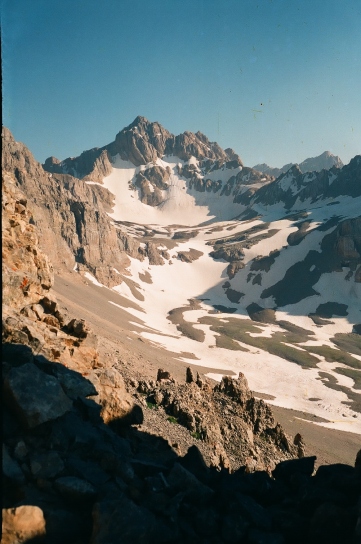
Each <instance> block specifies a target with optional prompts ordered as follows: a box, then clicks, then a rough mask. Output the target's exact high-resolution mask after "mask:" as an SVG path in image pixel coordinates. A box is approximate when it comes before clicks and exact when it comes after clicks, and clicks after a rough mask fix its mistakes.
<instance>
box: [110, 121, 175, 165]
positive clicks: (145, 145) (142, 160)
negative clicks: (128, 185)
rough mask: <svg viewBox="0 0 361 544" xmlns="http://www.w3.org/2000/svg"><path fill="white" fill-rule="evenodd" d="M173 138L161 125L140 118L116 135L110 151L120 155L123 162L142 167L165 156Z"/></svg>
mask: <svg viewBox="0 0 361 544" xmlns="http://www.w3.org/2000/svg"><path fill="white" fill-rule="evenodd" d="M171 136H172V135H171V133H170V132H168V130H166V129H165V128H163V127H162V125H160V124H159V123H157V122H155V123H150V122H149V121H148V120H147V119H146V118H145V117H140V116H138V117H136V118H135V119H134V121H133V123H131V124H130V125H129V126H127V127H125V128H124V129H123V130H121V131H120V132H119V133H118V134H117V135H116V137H115V142H114V143H113V144H110V145H109V149H110V151H111V153H112V155H115V154H116V153H119V155H120V157H121V158H122V159H123V160H128V161H131V162H132V163H133V164H134V165H135V166H140V165H141V164H147V163H150V162H154V161H156V160H157V158H158V157H161V156H162V155H164V152H165V148H166V145H167V140H168V139H169V138H171Z"/></svg>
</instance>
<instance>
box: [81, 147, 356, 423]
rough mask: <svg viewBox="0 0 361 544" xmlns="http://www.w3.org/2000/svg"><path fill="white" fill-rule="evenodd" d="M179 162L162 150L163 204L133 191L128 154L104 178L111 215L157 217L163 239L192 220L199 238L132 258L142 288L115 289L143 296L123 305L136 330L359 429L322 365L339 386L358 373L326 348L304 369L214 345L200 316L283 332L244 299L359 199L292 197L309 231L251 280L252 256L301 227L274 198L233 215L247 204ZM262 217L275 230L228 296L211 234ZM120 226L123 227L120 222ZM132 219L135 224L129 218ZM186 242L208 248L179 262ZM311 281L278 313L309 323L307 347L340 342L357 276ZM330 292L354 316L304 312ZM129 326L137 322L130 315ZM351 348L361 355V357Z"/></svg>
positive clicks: (248, 256) (138, 219)
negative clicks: (176, 318) (193, 185)
mask: <svg viewBox="0 0 361 544" xmlns="http://www.w3.org/2000/svg"><path fill="white" fill-rule="evenodd" d="M181 163H182V161H180V159H178V158H177V157H165V158H164V159H158V162H157V164H159V166H162V167H163V168H165V167H166V166H169V167H170V168H171V176H170V186H171V187H170V189H169V190H168V198H167V200H166V201H165V202H164V203H163V204H162V205H160V206H158V207H152V206H147V205H145V204H143V203H142V202H140V200H139V197H138V190H135V189H134V186H133V188H132V189H130V188H129V187H130V183H131V182H132V180H134V176H135V175H136V174H137V173H138V172H139V171H140V170H141V169H144V168H145V167H143V166H141V167H137V168H136V167H135V166H134V165H133V164H132V163H130V162H127V161H123V160H122V159H120V158H119V156H117V157H116V158H115V160H114V164H113V171H112V173H111V174H110V175H109V176H107V177H106V178H104V180H103V182H104V186H105V187H106V188H107V189H109V191H110V192H111V193H113V194H114V197H115V199H114V207H113V210H112V212H111V213H110V214H109V215H110V217H111V218H112V219H113V220H116V221H122V222H132V223H138V224H142V225H147V226H148V228H149V226H152V225H157V226H158V233H159V231H161V232H163V234H160V235H159V236H158V237H159V238H161V237H162V236H164V237H166V236H167V237H172V236H173V235H174V233H176V232H177V231H181V230H183V231H184V228H183V229H182V228H181V227H180V226H181V225H182V226H184V227H187V231H191V230H193V231H196V235H195V236H194V237H191V238H189V239H184V240H183V239H177V240H176V246H175V247H174V249H170V250H169V254H170V256H171V258H170V259H169V261H168V260H166V259H164V263H163V265H162V266H160V265H150V264H149V260H148V258H145V259H144V260H143V261H140V260H137V259H134V258H130V266H129V268H128V272H129V278H131V280H132V281H133V282H135V284H133V286H134V288H135V289H136V291H137V292H138V296H135V295H134V289H131V288H130V287H129V285H128V284H127V283H126V282H125V281H123V282H122V283H121V284H120V285H119V286H116V287H114V290H115V291H117V292H119V293H120V294H122V295H123V296H124V297H126V298H128V299H129V300H132V301H133V302H135V303H136V304H137V305H138V307H139V310H136V309H133V308H127V311H128V312H129V313H132V314H133V315H134V316H135V317H136V318H138V319H139V320H141V322H142V323H143V326H142V327H141V330H140V332H139V329H140V327H139V325H138V324H137V325H135V327H136V328H135V329H134V330H137V331H138V334H139V335H140V336H141V337H143V338H146V339H147V340H148V341H150V342H152V343H154V344H155V345H159V346H162V347H163V348H165V349H167V350H170V351H172V352H175V353H179V354H183V355H181V356H182V359H183V360H184V361H186V362H189V363H191V364H192V365H199V366H200V367H202V366H203V367H207V368H208V369H212V368H213V369H215V372H211V373H209V376H210V377H212V378H214V379H216V380H220V379H221V376H222V374H220V373H219V371H220V370H222V371H224V373H225V374H233V375H238V372H240V371H241V372H243V373H244V374H245V375H246V377H247V379H248V382H249V385H250V388H251V389H252V390H254V391H256V392H258V393H263V394H267V395H271V396H272V397H273V398H272V400H268V402H269V403H270V404H275V405H277V406H282V407H285V408H292V409H295V410H300V411H304V412H307V413H309V414H314V415H315V416H318V417H319V418H323V419H324V420H326V421H325V422H324V423H321V424H322V425H325V426H327V427H330V428H333V429H339V430H345V431H350V432H354V433H361V414H359V413H357V412H355V411H353V410H352V408H351V407H350V405H349V404H346V403H345V402H347V401H348V400H349V399H348V398H347V395H346V394H345V392H344V391H341V390H335V389H334V388H330V387H327V386H326V385H325V384H324V383H323V381H321V379H320V374H319V373H320V372H325V371H327V373H328V374H329V375H331V376H333V377H334V379H335V380H336V383H337V384H338V385H340V386H344V387H346V388H347V389H349V390H351V391H353V392H355V393H357V390H355V389H354V387H353V386H354V381H353V379H352V378H350V377H348V376H346V375H342V374H340V373H337V372H335V368H336V367H341V368H342V367H344V368H347V367H346V365H343V364H342V363H338V362H337V363H335V362H327V361H325V358H324V356H322V355H316V354H315V356H317V358H318V359H319V363H318V364H317V366H316V367H315V368H303V367H302V366H300V365H299V364H296V363H292V362H290V361H287V360H285V359H283V358H281V357H279V356H277V355H273V354H271V353H268V352H267V351H265V350H262V349H260V348H256V347H252V346H251V345H248V344H247V345H246V344H242V343H239V344H240V346H241V347H243V348H245V351H237V350H230V349H224V348H220V347H217V346H216V336H217V334H218V333H217V332H214V331H212V330H211V328H210V325H209V324H200V323H199V322H198V320H199V319H201V318H202V317H206V316H208V317H212V319H214V320H217V321H218V322H219V323H225V322H226V321H225V320H228V319H229V318H230V317H232V319H237V320H240V322H241V321H243V322H244V321H245V320H247V321H248V322H250V323H252V324H253V325H255V326H257V327H258V329H259V334H261V335H262V336H265V337H266V336H269V337H270V336H271V335H272V334H274V333H276V332H277V331H281V328H280V327H279V325H277V324H276V323H272V324H265V323H255V322H253V321H252V322H251V321H250V319H249V316H248V314H247V311H246V310H245V308H246V307H247V305H248V304H251V303H258V302H261V298H260V297H261V293H262V291H263V290H264V289H265V288H267V287H269V286H272V285H273V284H274V283H275V282H277V281H278V280H280V279H282V278H283V276H284V274H285V271H286V270H287V269H288V268H289V267H290V266H292V265H293V264H295V263H296V262H297V261H299V260H300V259H301V260H302V259H304V258H305V256H306V255H307V253H308V251H309V249H310V248H312V249H315V250H316V251H320V242H321V240H322V237H323V236H324V235H325V232H321V231H320V230H317V229H316V227H317V226H318V225H320V224H322V223H323V222H325V221H326V220H328V219H330V218H331V217H333V216H336V215H337V216H341V217H345V218H347V217H348V218H350V217H357V216H358V215H359V210H360V209H361V207H360V201H359V199H357V198H355V199H353V198H351V197H347V196H345V197H341V198H340V199H339V201H338V202H337V204H336V205H333V206H330V205H328V206H327V204H330V202H329V201H327V202H324V203H323V205H322V206H321V205H320V204H317V203H316V204H312V203H311V202H296V205H295V206H294V208H293V210H292V211H293V212H294V211H297V209H299V210H303V211H304V210H307V213H308V217H309V219H312V224H311V227H310V231H309V234H308V235H307V236H306V237H305V238H304V239H303V240H302V241H301V242H300V243H299V244H298V245H295V246H288V247H287V250H286V251H283V255H282V259H279V260H277V261H276V262H275V264H274V265H273V266H272V267H271V268H270V270H269V271H268V272H267V271H263V272H262V285H257V284H253V285H252V286H251V284H250V283H248V281H249V280H247V276H248V274H249V272H250V268H249V263H250V262H251V260H252V259H254V258H255V257H258V256H267V255H269V253H270V252H271V251H274V250H282V249H284V248H285V246H287V238H288V236H289V234H291V233H292V232H295V231H297V227H295V226H294V220H290V219H287V218H285V211H284V209H283V208H282V207H281V206H279V205H274V206H269V207H264V206H260V205H259V206H258V211H259V212H260V214H261V215H262V217H261V219H260V218H259V217H257V218H255V219H254V220H252V221H247V222H245V221H243V222H242V221H237V220H234V218H235V217H237V215H239V214H240V213H241V211H243V209H244V208H242V206H240V205H239V204H234V203H233V202H232V197H229V198H228V197H225V196H222V197H220V196H219V194H218V193H217V194H205V193H199V192H197V191H192V190H189V189H187V185H186V180H185V179H183V178H182V177H181V176H179V175H178V174H177V164H181ZM215 179H216V178H215ZM217 179H219V176H218V178H217ZM286 182H287V179H286V178H284V183H286ZM215 217H217V222H215ZM210 220H213V222H212V221H210ZM202 223H203V225H202ZM262 223H268V225H267V231H270V230H272V229H275V230H277V232H275V233H274V234H273V235H272V236H270V237H265V238H264V239H261V240H259V241H258V242H256V243H255V244H253V245H251V247H249V248H248V249H245V251H244V253H245V257H244V264H245V267H244V268H243V269H242V270H240V271H239V272H238V273H237V274H236V276H235V277H234V278H233V279H232V280H231V287H232V289H233V290H236V291H238V292H240V293H244V296H243V297H242V298H241V300H240V302H239V303H238V304H237V303H234V302H230V300H228V299H227V297H226V295H225V289H224V284H225V282H227V281H228V282H229V278H228V276H227V273H226V269H227V265H228V263H227V262H225V261H224V260H215V259H213V258H212V257H210V255H209V253H210V252H211V251H212V249H213V247H212V245H209V244H207V242H209V241H212V240H215V239H219V238H221V237H226V236H230V235H232V236H234V235H235V234H236V233H241V232H244V231H246V230H249V229H250V228H251V227H254V226H256V225H261V224H262ZM159 227H167V229H165V228H164V229H163V231H162V229H161V228H159ZM189 227H192V228H191V229H190V228H189ZM120 228H124V229H125V230H126V226H124V225H121V227H120ZM128 228H129V229H131V226H129V227H128ZM333 228H334V227H330V229H329V231H327V232H326V234H327V233H328V232H332V230H333ZM267 231H266V232H267ZM129 232H131V231H129ZM254 236H255V235H254ZM250 238H252V236H251V237H250ZM164 249H166V247H165V246H164ZM190 250H197V251H198V252H201V253H202V255H201V256H200V257H198V258H196V259H195V260H193V262H183V261H182V260H181V259H180V258H179V257H178V253H179V252H184V251H190ZM144 274H146V276H144ZM87 277H88V279H90V280H92V281H93V282H94V283H95V282H96V280H95V278H93V277H92V276H91V275H90V274H87ZM144 277H147V278H148V279H147V281H144V279H142V278H144ZM150 282H151V283H150ZM96 283H97V284H98V285H99V283H98V282H96ZM251 287H252V288H251ZM313 287H314V290H315V292H316V294H314V295H312V296H308V297H306V298H303V299H302V300H300V301H299V302H298V303H295V304H289V305H286V306H283V307H279V308H277V310H276V317H277V321H282V320H283V321H287V322H290V323H293V324H295V325H297V326H299V327H303V328H304V329H307V330H308V331H311V332H312V333H313V335H312V336H310V337H308V340H307V342H306V343H305V345H307V346H317V345H318V346H322V345H324V346H330V347H333V348H334V349H337V348H336V346H335V345H334V344H332V342H331V341H330V338H331V337H332V336H333V335H334V334H335V333H340V332H343V333H350V332H352V326H353V324H355V323H360V322H361V312H360V308H361V284H360V283H355V282H354V281H352V282H350V281H346V280H345V272H341V271H339V272H332V273H328V274H323V275H322V276H321V277H320V280H319V281H318V283H317V284H316V285H314V286H313ZM140 299H144V300H140ZM191 299H197V300H198V305H196V307H194V309H190V306H189V305H190V300H191ZM329 301H332V302H335V303H339V304H343V305H347V307H348V310H349V312H348V315H347V317H343V316H333V317H332V320H331V321H332V322H330V323H328V324H325V325H323V326H322V327H320V326H317V325H316V324H315V323H314V322H313V320H312V319H311V318H310V317H308V314H310V313H312V312H315V310H316V308H317V307H318V306H319V305H320V304H323V303H327V302H329ZM112 304H114V302H112ZM262 305H263V307H270V308H272V307H274V301H273V298H272V297H271V298H270V299H269V300H264V299H263V300H262ZM215 306H216V307H217V306H220V307H221V311H220V310H218V313H217V311H215V309H214V307H215ZM187 307H188V308H187ZM227 307H231V308H233V309H236V311H235V312H234V313H232V314H230V313H227V312H226V313H222V311H223V312H224V311H225V309H226V308H227ZM176 308H183V309H184V310H185V311H183V313H182V317H183V320H184V322H186V323H187V324H189V325H190V326H191V327H193V328H194V329H196V330H197V329H198V330H200V331H203V332H204V340H203V341H197V340H194V339H192V338H190V337H188V336H185V335H184V334H182V332H180V331H179V330H178V329H177V326H176V324H174V323H172V322H171V321H170V320H169V319H168V318H167V316H168V313H169V312H170V311H171V310H174V309H176ZM223 308H224V309H223ZM210 312H211V313H210ZM129 326H130V327H132V326H133V325H132V323H130V324H129ZM294 348H295V349H299V350H302V349H304V346H303V345H302V344H300V345H296V346H294ZM185 354H188V355H185ZM189 354H192V356H190V355H189ZM353 357H354V358H355V359H358V360H360V361H361V356H358V355H353Z"/></svg>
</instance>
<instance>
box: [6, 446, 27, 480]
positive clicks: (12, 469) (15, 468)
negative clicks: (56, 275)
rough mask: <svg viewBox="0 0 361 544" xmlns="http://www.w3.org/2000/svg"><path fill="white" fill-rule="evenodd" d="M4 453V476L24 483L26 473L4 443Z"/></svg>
mask: <svg viewBox="0 0 361 544" xmlns="http://www.w3.org/2000/svg"><path fill="white" fill-rule="evenodd" d="M2 453H3V459H2V468H3V474H4V476H5V477H6V478H9V480H11V481H13V482H17V483H23V482H24V481H25V477H24V474H23V472H22V470H21V468H20V467H19V465H18V463H17V462H16V461H15V460H14V459H12V458H11V457H10V455H9V452H8V450H7V448H6V446H5V445H4V444H3V450H2Z"/></svg>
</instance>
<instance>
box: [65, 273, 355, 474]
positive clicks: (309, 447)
mask: <svg viewBox="0 0 361 544" xmlns="http://www.w3.org/2000/svg"><path fill="white" fill-rule="evenodd" d="M54 291H55V294H56V295H57V297H58V301H59V303H60V304H61V305H62V306H63V307H64V308H66V310H65V311H66V312H68V313H69V315H71V316H77V317H78V318H83V319H86V320H87V321H88V322H89V324H90V326H91V328H92V329H93V331H94V332H95V333H96V334H97V336H98V338H99V354H100V360H101V359H102V358H103V360H104V359H105V360H108V362H111V363H112V364H114V365H115V366H116V367H117V368H119V370H121V372H122V373H123V375H124V377H125V379H131V378H132V377H135V378H137V377H138V378H142V379H155V377H156V374H157V370H158V368H163V369H165V370H168V371H169V372H171V374H172V375H173V377H174V378H175V379H176V380H177V381H184V380H185V369H186V367H187V366H189V365H186V364H185V363H184V362H183V361H181V360H179V359H178V357H179V354H175V353H170V352H167V351H165V350H163V349H161V348H159V347H158V346H154V345H152V343H151V342H149V341H147V340H145V339H143V338H141V337H140V336H139V334H138V333H139V332H140V331H141V330H142V329H141V327H139V331H137V327H136V325H132V330H130V325H129V321H132V323H137V322H138V323H139V321H138V320H137V318H135V317H134V316H133V315H131V314H130V313H128V312H127V311H126V308H125V309H123V310H121V309H119V307H116V306H114V305H113V304H109V303H108V301H110V300H111V301H113V302H116V303H118V304H119V303H121V304H122V305H123V303H124V305H125V306H128V307H130V306H133V307H136V305H135V304H133V303H131V302H129V301H128V300H126V299H124V298H123V297H121V295H118V294H117V293H115V292H114V291H111V290H110V289H106V288H104V287H97V286H95V285H93V284H91V283H89V282H86V281H84V279H82V278H81V277H80V276H79V274H77V273H75V272H74V273H72V274H70V273H64V274H62V275H61V276H57V277H56V280H55V285H54ZM119 297H120V298H121V299H122V301H121V302H120V298H119ZM188 355H189V354H188ZM194 368H195V370H198V371H200V368H199V367H194ZM208 370H210V369H207V368H204V367H202V371H203V373H207V371H208ZM212 372H217V371H216V370H214V369H212ZM219 372H220V373H222V372H224V371H222V370H220V371H219ZM272 409H273V412H274V415H275V418H276V419H277V420H278V421H279V422H280V423H281V425H282V426H283V427H284V429H285V431H286V432H287V433H288V434H289V435H290V436H295V434H296V433H301V435H302V436H303V438H304V441H305V443H306V455H316V456H317V464H332V463H348V464H352V465H353V464H354V461H355V458H356V454H357V451H358V450H359V449H360V448H361V436H360V435H357V434H355V433H347V432H343V431H336V430H333V429H327V428H325V427H321V426H318V425H315V424H314V423H312V421H315V419H314V417H313V414H307V413H305V412H297V411H294V410H287V409H285V408H280V407H276V406H272ZM143 412H144V423H143V425H142V426H141V428H140V430H142V431H146V432H148V433H151V434H156V435H158V436H162V437H163V438H166V439H168V442H169V443H170V445H173V444H176V445H175V446H173V449H174V450H175V451H176V452H177V453H178V454H179V453H181V454H182V455H183V454H184V453H185V451H186V449H187V448H188V447H189V444H190V442H191V441H193V443H195V444H196V445H197V446H198V447H199V448H200V449H201V450H202V444H201V442H200V441H199V440H195V439H193V438H192V437H191V436H190V433H189V432H188V431H187V430H186V429H183V428H182V427H181V426H180V425H175V424H174V423H171V422H169V421H168V420H167V416H166V414H164V412H163V410H152V409H149V408H147V407H144V409H143ZM305 420H306V421H305Z"/></svg>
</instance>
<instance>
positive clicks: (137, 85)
mask: <svg viewBox="0 0 361 544" xmlns="http://www.w3.org/2000/svg"><path fill="white" fill-rule="evenodd" d="M1 12H2V40H3V78H4V79H3V123H4V124H5V125H6V126H8V127H9V128H10V130H11V131H12V132H13V134H14V137H15V139H16V140H18V141H22V142H24V143H25V144H26V145H27V146H28V147H29V148H30V150H31V151H32V152H33V154H34V155H35V157H36V159H38V160H39V161H41V162H43V161H44V160H45V158H46V157H48V156H50V155H54V156H56V157H58V158H59V159H64V158H66V157H68V156H77V155H78V154H79V153H81V152H82V151H83V150H85V149H90V148H92V147H101V146H103V145H105V144H107V143H109V142H111V141H112V140H114V137H115V134H116V133H117V132H119V130H121V129H122V128H124V127H125V126H126V125H128V124H129V123H131V122H132V121H133V119H134V118H135V117H136V116H137V115H143V116H145V117H147V118H148V119H149V120H151V121H159V122H160V123H161V124H162V125H163V126H164V127H165V128H167V129H168V130H169V131H170V132H172V133H174V134H179V133H181V132H184V131H185V130H190V131H193V132H196V131H197V130H200V131H201V132H203V133H204V134H206V135H207V136H208V137H209V139H210V140H212V141H218V143H219V144H220V145H221V146H222V147H224V148H225V147H232V148H233V149H234V150H235V151H236V152H237V153H238V154H239V155H240V156H241V157H242V159H243V161H244V163H245V164H246V165H248V166H252V165H254V164H256V163H258V162H267V163H268V164H270V165H271V166H281V165H283V164H285V163H287V162H301V161H302V160H304V159H305V158H306V157H310V156H316V155H319V154H320V153H322V152H323V151H325V150H330V151H331V152H332V153H334V154H336V155H339V156H340V157H341V159H342V160H343V161H344V162H345V163H347V162H348V161H349V160H350V159H351V158H352V157H353V156H354V155H356V154H357V153H360V152H361V98H360V97H361V30H360V29H361V0H61V1H60V0H2V7H1Z"/></svg>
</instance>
